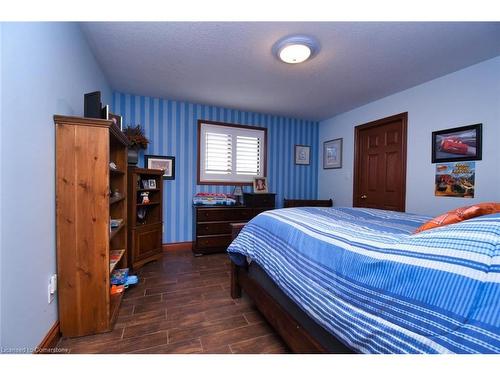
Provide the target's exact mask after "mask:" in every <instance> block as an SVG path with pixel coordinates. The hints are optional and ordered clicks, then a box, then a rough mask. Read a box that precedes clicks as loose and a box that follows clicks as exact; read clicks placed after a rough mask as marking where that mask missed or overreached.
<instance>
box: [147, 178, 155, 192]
mask: <svg viewBox="0 0 500 375" xmlns="http://www.w3.org/2000/svg"><path fill="white" fill-rule="evenodd" d="M148 185H149V188H150V189H156V180H155V179H154V178H151V179H149V180H148Z"/></svg>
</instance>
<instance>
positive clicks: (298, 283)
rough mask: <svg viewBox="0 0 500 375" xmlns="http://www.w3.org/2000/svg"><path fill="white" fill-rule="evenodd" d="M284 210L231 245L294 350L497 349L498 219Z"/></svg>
mask: <svg viewBox="0 0 500 375" xmlns="http://www.w3.org/2000/svg"><path fill="white" fill-rule="evenodd" d="M428 219H429V217H426V216H419V215H412V214H406V213H399V212H392V211H383V210H376V209H363V208H323V207H303V208H286V209H279V210H272V211H267V212H264V213H262V214H260V215H258V216H257V217H255V218H254V219H252V220H251V221H250V222H249V223H248V224H246V225H245V226H244V227H243V229H242V230H241V232H240V233H239V235H238V236H237V237H236V239H235V240H234V241H233V242H232V243H231V245H230V246H229V248H228V252H229V255H230V258H231V260H232V281H231V282H232V285H231V288H232V289H231V290H232V295H233V297H235V298H236V297H238V296H239V295H240V288H243V290H244V291H245V292H247V293H248V295H249V296H250V297H251V298H252V299H253V300H254V302H255V303H256V305H257V307H258V308H259V310H261V312H262V313H263V315H264V316H265V317H266V318H267V319H268V320H269V322H270V323H271V325H273V327H274V328H275V329H276V330H277V331H278V333H279V334H280V335H281V336H282V337H283V339H284V340H285V341H286V342H287V343H288V345H289V346H290V348H291V349H292V350H293V351H294V352H308V353H313V352H318V353H322V352H323V353H325V352H326V353H348V352H355V353H500V214H492V215H485V216H480V217H477V218H474V219H470V220H466V221H463V222H461V223H458V224H453V225H447V226H444V227H440V228H435V229H432V230H428V231H424V232H421V233H419V234H412V233H413V232H414V230H415V229H416V228H417V227H419V226H420V225H421V224H422V223H424V222H425V221H427V220H428Z"/></svg>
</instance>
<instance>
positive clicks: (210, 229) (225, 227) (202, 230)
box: [196, 222, 231, 236]
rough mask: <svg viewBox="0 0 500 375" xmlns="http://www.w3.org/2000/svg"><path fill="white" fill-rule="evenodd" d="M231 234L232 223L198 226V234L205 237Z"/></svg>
mask: <svg viewBox="0 0 500 375" xmlns="http://www.w3.org/2000/svg"><path fill="white" fill-rule="evenodd" d="M229 233H231V226H230V223H217V222H213V223H205V224H197V225H196V234H197V235H198V236H204V235H206V234H229Z"/></svg>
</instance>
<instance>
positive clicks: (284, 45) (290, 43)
mask: <svg viewBox="0 0 500 375" xmlns="http://www.w3.org/2000/svg"><path fill="white" fill-rule="evenodd" d="M318 50H319V44H318V42H317V41H316V40H315V39H313V38H311V37H309V36H304V35H293V36H287V37H285V38H283V39H280V40H279V41H277V42H276V43H275V44H274V46H273V53H274V55H275V56H276V57H277V58H278V59H280V60H281V61H283V62H285V63H287V64H299V63H301V62H304V61H306V60H308V59H310V58H312V57H313V56H315V55H316V54H317V53H318Z"/></svg>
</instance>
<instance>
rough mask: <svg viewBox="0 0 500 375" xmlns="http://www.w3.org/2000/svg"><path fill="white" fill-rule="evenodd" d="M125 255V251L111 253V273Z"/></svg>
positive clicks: (112, 251)
mask: <svg viewBox="0 0 500 375" xmlns="http://www.w3.org/2000/svg"><path fill="white" fill-rule="evenodd" d="M124 253H125V250H111V251H110V252H109V272H111V271H113V269H114V268H115V267H116V264H117V263H118V262H119V261H120V259H121V258H122V256H123V254H124Z"/></svg>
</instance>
